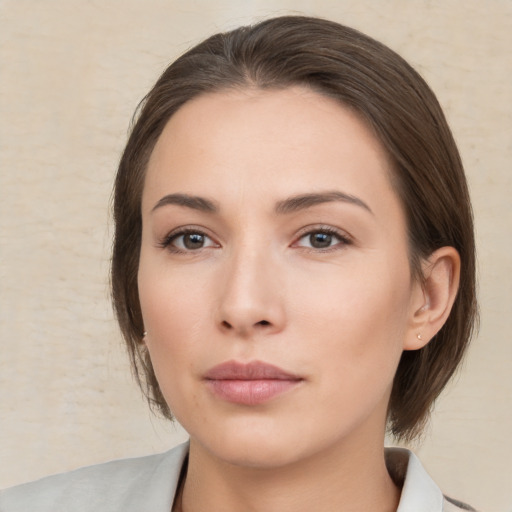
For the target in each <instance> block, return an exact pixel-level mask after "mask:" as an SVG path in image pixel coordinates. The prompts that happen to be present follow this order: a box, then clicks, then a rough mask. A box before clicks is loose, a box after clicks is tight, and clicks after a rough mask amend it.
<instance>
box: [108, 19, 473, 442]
mask: <svg viewBox="0 0 512 512" xmlns="http://www.w3.org/2000/svg"><path fill="white" fill-rule="evenodd" d="M292 85H302V86H306V87H310V88H312V89H314V90H315V91H317V92H319V93H320V94H323V95H326V96H329V97H331V98H334V99H336V100H338V101H339V102H340V103H342V104H344V105H346V106H348V107H350V108H351V109H353V110H354V111H356V112H358V114H359V115H360V117H361V118H362V119H363V120H364V121H365V122H366V123H367V125H368V126H369V127H370V128H371V129H372V130H373V131H374V133H375V134H376V135H377V137H378V139H379V140H380V142H381V144H382V145H383V147H384V148H385V149H386V151H387V153H388V155H389V158H390V161H391V164H392V168H393V176H392V179H393V182H394V185H395V188H396V190H397V193H398V195H399V197H400V200H401V202H402V205H403V208H404V211H405V214H406V218H407V222H408V234H409V244H410V261H411V270H412V273H413V275H414V276H415V277H416V278H419V279H421V270H420V261H421V259H422V258H426V257H428V256H429V255H430V254H431V253H432V252H433V251H435V250H436V249H438V248H440V247H443V246H452V247H454V248H455V249H457V251H458V252H459V254H460V257H461V281H460V287H459V291H458V295H457V298H456V300H455V304H454V306H453V309H452V311H451V314H450V316H449V318H448V320H447V322H446V323H445V325H444V326H443V328H442V329H441V330H440V331H439V333H438V334H437V335H436V336H435V338H434V339H432V341H431V342H430V343H429V344H428V345H426V346H425V347H424V348H422V349H421V350H415V351H407V352H404V353H403V355H402V358H401V361H400V364H399V366H398V370H397V373H396V376H395V379H394V385H393V390H392V394H391V399H390V404H389V409H388V424H389V428H390V431H391V432H392V433H393V434H394V435H395V436H396V437H398V438H402V439H411V438H413V437H415V436H416V435H418V433H420V432H421V429H422V427H423V425H424V423H425V421H426V419H427V418H428V415H429V411H430V409H431V407H432V404H433V403H434V400H435V399H436V398H437V396H438V395H439V393H440V392H441V391H442V389H443V388H444V386H445V385H446V383H447V382H448V380H449V379H450V377H451V376H452V374H453V373H454V371H455V369H456V367H457V366H458V364H459V362H460V361H461V359H462V356H463V354H464V351H465V349H466V347H467V344H468V342H469V340H470V337H471V333H472V330H473V325H474V323H475V319H476V316H477V308H476V298H475V248H474V235H473V222H472V212H471V205H470V200H469V194H468V189H467V184H466V180H465V176H464V171H463V168H462V163H461V160H460V157H459V153H458V151H457V147H456V145H455V142H454V139H453V137H452V134H451V132H450V129H449V127H448V125H447V123H446V120H445V117H444V115H443V112H442V110H441V108H440V106H439V103H438V102H437V100H436V98H435V96H434V94H433V92H432V91H431V90H430V88H429V87H428V85H427V84H426V83H425V81H424V80H423V79H422V78H421V77H420V75H419V74H418V73H417V72H416V71H414V70H413V69H412V68H411V67H410V66H409V64H407V62H405V61H404V60H403V59H402V58H401V57H400V56H399V55H397V54H396V53H395V52H393V51H392V50H390V49H389V48H387V47H386V46H384V45H382V44H381V43H379V42H377V41H375V40H373V39H371V38H369V37H368V36H365V35H364V34H361V33H360V32H358V31H356V30H353V29H351V28H347V27H344V26H342V25H339V24H337V23H334V22H331V21H327V20H322V19H317V18H307V17H301V16H288V17H278V18H273V19H269V20H266V21H263V22H261V23H258V24H256V25H253V26H246V27H241V28H238V29H236V30H233V31H231V32H227V33H221V34H216V35H214V36H212V37H210V38H208V39H207V40H206V41H204V42H202V43H200V44H199V45H197V46H195V47H194V48H192V49H191V50H189V51H188V52H187V53H185V54H184V55H183V56H181V57H180V58H179V59H178V60H176V61H175V62H174V63H173V64H171V65H170V66H169V67H168V68H167V69H166V70H165V71H164V73H163V74H162V76H161V77H160V78H159V79H158V81H157V82H156V84H155V86H154V87H153V89H152V90H151V91H150V92H149V94H148V95H147V96H146V97H145V98H144V100H143V101H142V102H141V105H139V109H138V118H137V121H136V123H135V124H134V126H133V129H132V132H131V135H130V137H129V140H128V143H127V145H126V148H125V150H124V153H123V155H122V158H121V161H120V164H119V169H118V172H117V177H116V181H115V190H114V221H115V239H114V248H113V259H112V292H113V302H114V308H115V312H116V315H117V319H118V321H119V325H120V327H121V331H122V333H123V336H124V338H125V340H126V343H127V346H128V350H129V354H130V357H131V361H132V365H133V369H134V373H135V375H136V377H137V379H138V382H139V384H140V385H141V387H142V389H143V391H144V392H145V393H146V396H147V397H148V399H149V401H150V403H151V404H152V405H154V406H156V407H157V409H159V410H160V411H161V412H162V413H163V414H164V416H166V417H168V418H171V417H172V415H171V411H170V410H169V408H168V406H167V404H166V403H165V400H164V398H163V396H162V393H161V391H160V388H159V386H158V382H157V380H156V377H155V374H154V372H153V369H152V366H151V362H150V360H149V357H148V356H147V353H146V354H144V353H143V351H141V350H140V348H141V336H142V331H143V330H144V327H143V320H142V315H141V310H140V304H139V297H138V289H137V270H138V262H139V253H140V244H141V230H142V222H141V196H142V189H143V186H144V175H145V170H146V165H147V162H148V159H149V156H150V154H151V152H152V150H153V148H154V145H155V143H156V141H157V139H158V137H159V136H160V134H161V133H162V130H163V128H164V126H165V125H166V123H167V121H168V120H169V118H170V117H171V116H172V115H173V114H174V113H175V112H176V111H177V110H178V109H179V108H180V107H181V106H182V105H183V104H184V103H186V102H187V101H190V100H191V99H193V98H194V97H196V96H198V95H200V94H202V93H206V92H214V91H218V90H222V89H227V88H244V87H248V86H249V87H258V88H262V89H266V88H285V87H288V86H292Z"/></svg>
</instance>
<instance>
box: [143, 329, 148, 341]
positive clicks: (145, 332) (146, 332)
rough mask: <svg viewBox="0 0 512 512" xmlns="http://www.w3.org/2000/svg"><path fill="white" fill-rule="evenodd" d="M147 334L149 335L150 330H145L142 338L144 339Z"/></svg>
mask: <svg viewBox="0 0 512 512" xmlns="http://www.w3.org/2000/svg"><path fill="white" fill-rule="evenodd" d="M147 335H148V331H144V332H143V333H142V339H144V338H145V337H146V336H147Z"/></svg>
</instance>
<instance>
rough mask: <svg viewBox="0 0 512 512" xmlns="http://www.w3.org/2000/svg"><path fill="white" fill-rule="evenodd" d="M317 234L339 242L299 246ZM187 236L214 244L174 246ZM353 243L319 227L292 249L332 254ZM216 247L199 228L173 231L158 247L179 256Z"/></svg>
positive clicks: (307, 231) (304, 233)
mask: <svg viewBox="0 0 512 512" xmlns="http://www.w3.org/2000/svg"><path fill="white" fill-rule="evenodd" d="M315 234H323V235H328V236H331V237H333V238H336V239H337V240H338V243H336V244H334V245H331V246H329V247H325V248H317V247H307V246H301V245H298V244H299V242H300V241H301V240H302V239H304V238H306V237H308V236H309V237H311V236H312V235H315ZM186 235H199V236H201V237H204V238H207V239H209V240H210V241H211V242H212V244H211V245H207V246H203V247H198V248H197V249H183V248H180V247H176V246H175V245H173V242H175V241H176V240H177V239H179V238H180V237H184V236H186ZM352 243H353V242H352V239H351V238H350V237H349V236H347V235H346V234H342V233H341V232H340V231H339V230H337V229H335V228H332V227H330V226H318V227H308V228H304V230H303V231H302V233H301V234H300V235H299V236H298V237H297V239H296V241H295V242H293V243H292V244H291V246H292V247H302V248H303V249H304V250H306V251H309V252H315V253H317V252H330V251H334V250H339V249H340V248H341V247H343V246H347V245H351V244H352ZM214 245H218V244H217V243H216V242H215V241H214V240H213V239H212V238H211V237H210V236H209V235H207V234H206V233H205V232H204V231H203V230H201V229H198V228H193V227H190V228H184V229H179V230H178V231H173V232H171V233H169V234H168V235H167V236H165V238H164V239H163V240H161V241H160V242H159V243H158V246H159V247H161V248H162V249H167V250H169V251H170V252H173V253H177V254H187V253H194V252H199V251H200V250H201V249H207V248H209V247H212V246H214ZM340 246H341V247H340Z"/></svg>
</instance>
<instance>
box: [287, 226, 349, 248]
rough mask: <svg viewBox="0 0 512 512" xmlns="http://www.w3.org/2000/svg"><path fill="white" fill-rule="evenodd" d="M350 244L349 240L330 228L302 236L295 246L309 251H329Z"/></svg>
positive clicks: (309, 232) (311, 231) (316, 230)
mask: <svg viewBox="0 0 512 512" xmlns="http://www.w3.org/2000/svg"><path fill="white" fill-rule="evenodd" d="M348 244H350V239H349V238H348V237H346V236H343V235H342V234H341V233H339V232H338V231H336V230H334V229H332V228H321V229H315V230H310V231H308V232H307V233H305V234H304V235H302V236H301V237H300V238H299V239H298V240H297V242H295V244H294V245H295V246H297V247H306V248H310V249H320V250H322V249H331V248H334V247H336V246H340V245H341V246H343V245H348Z"/></svg>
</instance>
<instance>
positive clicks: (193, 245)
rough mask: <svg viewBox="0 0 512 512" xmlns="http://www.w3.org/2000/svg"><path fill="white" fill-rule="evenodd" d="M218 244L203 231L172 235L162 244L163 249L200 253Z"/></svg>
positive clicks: (182, 232)
mask: <svg viewBox="0 0 512 512" xmlns="http://www.w3.org/2000/svg"><path fill="white" fill-rule="evenodd" d="M215 246H216V243H215V242H214V241H213V240H212V239H211V238H210V237H209V236H208V235H205V234H204V233H201V231H192V230H190V231H181V232H179V233H174V234H172V235H170V236H169V237H168V238H167V240H165V241H164V242H163V243H162V247H167V248H168V249H170V250H174V251H176V252H188V251H199V250H201V249H204V248H206V247H215Z"/></svg>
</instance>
